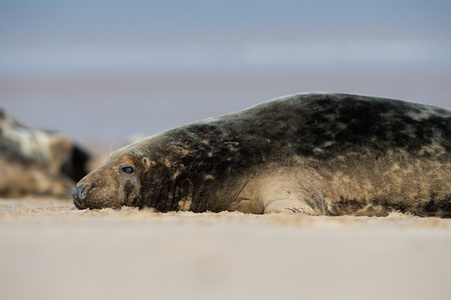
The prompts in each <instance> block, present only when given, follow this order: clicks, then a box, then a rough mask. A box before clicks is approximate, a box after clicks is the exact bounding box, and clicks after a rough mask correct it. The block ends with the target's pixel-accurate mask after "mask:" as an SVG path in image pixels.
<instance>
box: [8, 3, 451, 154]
mask: <svg viewBox="0 0 451 300" xmlns="http://www.w3.org/2000/svg"><path fill="white" fill-rule="evenodd" d="M304 92H345V93H356V94H366V95H375V96H381V97H388V98H397V99H402V100H407V101H412V102H420V103H425V104H430V105H436V106H441V107H446V108H451V96H450V95H451V1H449V0H428V1H418V0H410V1H407V0H399V1H397V0H377V1H371V0H341V1H334V0H316V1H302V0H301V1H294V0H290V1H283V0H277V1H272V0H259V1H254V0H241V1H238V0H230V1H225V0H224V1H216V0H210V1H207V0H191V1H185V0H183V1H182V0H166V1H163V0H161V1H160V0H148V1H144V0H124V1H122V0H89V1H88V0H77V1H72V0H0V108H1V109H3V110H4V111H5V112H6V113H7V114H9V115H11V116H13V117H14V118H16V119H18V120H19V121H20V122H22V123H24V124H26V125H28V126H32V127H36V128H41V129H46V130H52V131H58V132H61V133H63V134H66V135H67V136H69V137H70V138H72V139H73V140H75V141H76V142H77V143H78V144H80V145H81V146H83V147H86V148H87V149H91V151H94V152H97V153H102V152H106V151H112V150H115V149H117V148H119V147H121V146H123V145H124V144H125V143H126V142H127V140H128V139H130V137H132V136H135V135H140V136H147V135H152V134H155V133H158V132H161V131H163V130H166V129H170V128H173V127H176V126H180V125H183V124H186V123H189V122H193V121H196V120H199V119H203V118H207V117H211V116H217V115H223V114H228V113H232V112H236V111H239V110H242V109H245V108H247V107H250V106H253V105H256V104H258V103H261V102H263V101H267V100H270V99H273V98H276V97H280V96H283V95H290V94H295V93H304Z"/></svg>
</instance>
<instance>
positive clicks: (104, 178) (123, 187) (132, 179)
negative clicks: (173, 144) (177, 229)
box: [72, 155, 150, 209]
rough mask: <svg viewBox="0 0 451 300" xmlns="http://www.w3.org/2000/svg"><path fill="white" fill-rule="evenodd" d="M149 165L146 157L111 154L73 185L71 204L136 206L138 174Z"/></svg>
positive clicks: (113, 206)
mask: <svg viewBox="0 0 451 300" xmlns="http://www.w3.org/2000/svg"><path fill="white" fill-rule="evenodd" d="M149 166H150V160H149V159H148V158H146V157H144V158H142V159H139V158H136V157H134V156H132V155H115V156H114V155H113V156H112V157H110V159H109V160H108V161H107V162H106V163H105V164H103V165H102V166H100V167H99V168H98V169H96V170H94V171H93V172H91V173H90V174H89V175H88V176H86V177H84V178H83V179H82V180H80V182H79V183H78V184H77V185H76V186H75V187H74V189H73V190H72V197H73V199H74V205H75V206H76V207H77V208H78V209H84V208H93V209H100V208H106V207H111V208H120V207H121V206H124V205H126V206H136V203H139V202H140V201H141V198H140V194H141V181H142V179H141V178H142V177H143V176H145V175H146V173H147V172H148V170H149Z"/></svg>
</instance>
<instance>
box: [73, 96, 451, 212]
mask: <svg viewBox="0 0 451 300" xmlns="http://www.w3.org/2000/svg"><path fill="white" fill-rule="evenodd" d="M73 198H74V204H75V206H76V207H77V208H79V209H84V208H104V207H114V208H119V207H121V206H122V205H129V206H137V207H141V208H142V207H153V208H155V209H157V210H158V211H161V212H167V211H172V210H190V211H193V212H204V211H212V212H219V211H224V210H227V211H241V212H245V213H272V212H294V213H302V214H308V215H344V214H353V215H368V216H386V215H387V214H388V213H390V212H391V211H400V212H404V213H412V214H415V215H419V216H439V217H451V111H449V110H446V109H443V108H437V107H432V106H426V105H421V104H415V103H410V102H404V101H400V100H393V99H384V98H377V97H367V96H359V95H349V94H329V93H313V94H298V95H292V96H286V97H282V98H278V99H274V100H271V101H268V102H265V103H262V104H260V105H257V106H254V107H252V108H249V109H247V110H244V111H241V112H238V113H235V114H230V115H226V116H222V117H215V118H210V119H206V120H203V121H199V122H196V123H192V124H188V125H185V126H181V127H178V128H175V129H171V130H168V131H165V132H163V133H160V134H157V135H155V136H151V137H148V138H145V139H143V140H140V141H138V142H135V143H133V144H131V145H129V146H127V147H124V148H122V149H120V150H118V151H116V152H115V153H113V154H112V155H111V156H110V158H109V159H108V160H107V161H106V162H105V163H104V164H103V165H102V166H100V167H99V168H98V169H96V170H94V171H93V172H91V173H90V174H88V175H87V176H86V177H84V178H83V179H82V180H81V181H80V182H79V183H78V184H77V186H76V187H75V188H74V189H73Z"/></svg>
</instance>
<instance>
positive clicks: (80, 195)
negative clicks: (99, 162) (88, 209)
mask: <svg viewBox="0 0 451 300" xmlns="http://www.w3.org/2000/svg"><path fill="white" fill-rule="evenodd" d="M88 186H89V184H86V183H84V184H81V185H79V186H75V187H74V189H73V190H72V197H73V198H74V200H76V201H78V202H80V201H81V200H83V199H85V198H86V194H85V193H84V191H85V189H86V188H87V187H88Z"/></svg>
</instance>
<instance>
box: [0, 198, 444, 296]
mask: <svg viewBox="0 0 451 300" xmlns="http://www.w3.org/2000/svg"><path fill="white" fill-rule="evenodd" d="M0 243H1V244H0V249H1V250H0V253H1V255H0V287H1V292H0V293H1V296H0V298H1V299H451V284H450V283H449V281H450V278H451V255H450V254H449V253H450V252H451V220H443V219H436V218H427V219H423V218H417V217H412V216H407V215H402V214H392V215H390V216H389V217H386V218H369V217H305V216H297V215H248V214H242V213H225V212H224V213H219V214H215V213H202V214H194V213H186V212H181V213H167V214H160V213H156V212H153V211H151V210H142V211H139V210H136V209H132V208H124V209H122V210H120V211H114V210H111V209H103V210H100V211H99V210H88V211H78V210H76V209H75V208H74V207H73V205H72V203H71V202H70V201H61V200H54V199H31V198H30V199H20V200H15V199H4V200H0Z"/></svg>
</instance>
